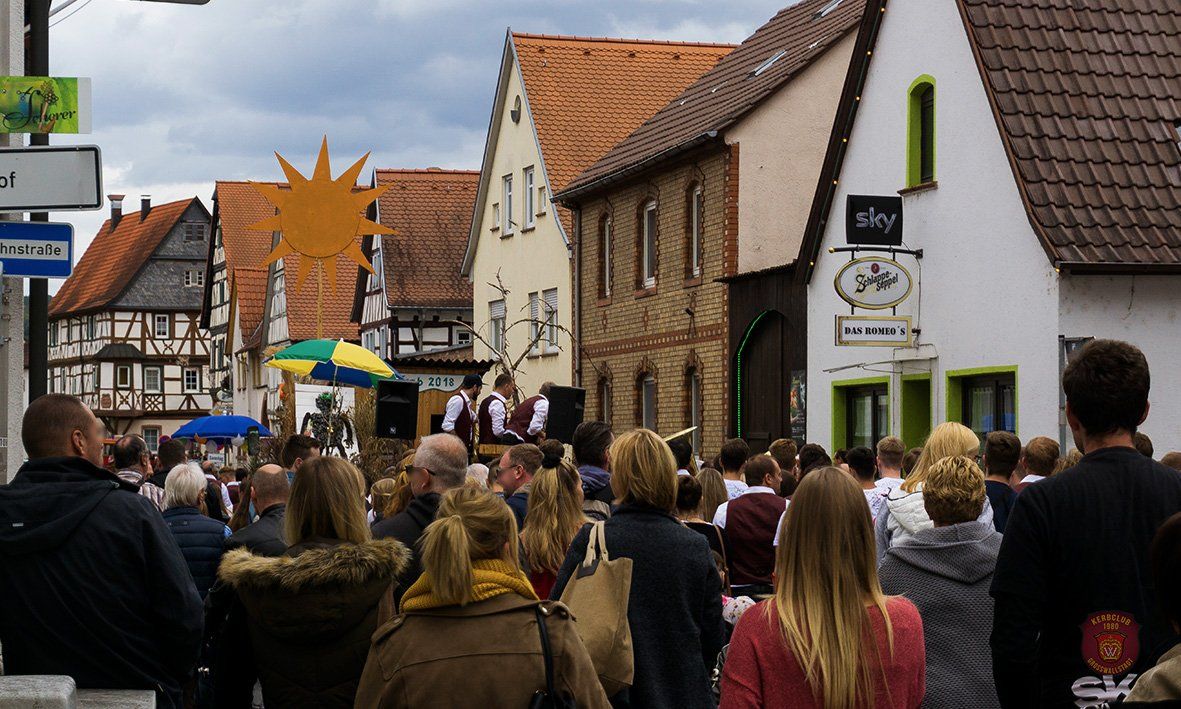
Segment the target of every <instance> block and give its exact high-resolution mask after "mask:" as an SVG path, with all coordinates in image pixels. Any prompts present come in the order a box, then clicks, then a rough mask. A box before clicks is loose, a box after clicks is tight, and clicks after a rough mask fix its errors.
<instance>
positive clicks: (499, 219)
mask: <svg viewBox="0 0 1181 709" xmlns="http://www.w3.org/2000/svg"><path fill="white" fill-rule="evenodd" d="M731 49H732V45H726V44H698V43H685V42H661V41H644V40H623V39H605V38H586V37H558V36H548V35H530V34H521V33H515V32H512V31H511V30H510V31H509V33H508V35H507V36H506V38H505V45H504V53H503V56H502V59H501V68H500V77H499V80H498V83H497V89H496V95H495V99H494V102H493V108H492V116H491V120H490V123H489V128H488V139H487V143H486V145H485V148H484V158H483V164H482V167H481V170H480V178H479V184H478V188H477V192H476V199H475V210H474V213H473V217H472V223H471V231H470V233H469V235H468V242H467V249H466V251H465V253H464V258H463V269H462V272H463V275H464V276H466V277H467V279H468V280H469V281H470V282H471V284H472V290H473V295H472V306H473V307H472V310H473V322H474V323H475V327H476V328H477V330H479V332H480V335H481V337H482V338H483V339H485V340H487V342H488V343H489V344H491V345H492V348H496V349H498V350H502V351H506V352H508V353H509V355H510V356H512V357H514V358H515V357H516V356H517V355H519V354H520V353H523V352H524V351H525V348H526V347H528V346H529V345H530V344H531V343H533V342H536V344H535V346H533V347H532V349H531V351H530V353H529V355H528V357H527V358H526V359H525V360H524V361H522V363H521V365H520V367H519V368H518V370H517V375H518V376H517V384H518V386H519V387H520V388H521V389H522V391H523V394H524V395H526V396H528V395H531V394H533V393H535V392H536V391H537V389H538V387H539V386H540V385H541V384H542V383H543V382H545V381H553V382H556V383H558V384H567V383H569V382H570V381H571V378H572V366H573V357H572V350H573V346H572V343H571V341H570V338H569V336H567V335H566V334H565V333H564V332H563V331H562V328H570V325H571V323H572V318H573V315H572V314H573V308H574V299H575V298H576V294H575V293H574V291H573V289H572V286H571V283H572V277H571V253H572V251H571V238H572V235H573V233H574V230H573V224H572V221H571V213H570V212H569V210H567V209H565V208H563V207H558V206H556V205H554V204H552V203H551V196H552V195H553V194H554V193H555V192H557V191H559V190H561V189H562V188H563V187H565V185H566V184H567V183H568V182H570V181H571V180H572V179H573V178H574V177H575V176H576V175H578V174H579V173H580V172H582V171H583V170H585V169H586V168H587V167H589V166H590V165H591V164H592V163H594V162H595V161H596V160H597V159H598V158H599V157H600V156H601V155H603V154H604V153H606V152H607V151H608V150H610V149H611V147H612V146H614V145H615V144H616V143H618V142H619V141H620V140H622V139H624V138H625V137H627V135H628V134H629V133H631V132H632V131H633V130H634V129H635V128H636V127H637V126H639V125H640V124H641V123H642V122H643V121H644V120H646V119H647V118H648V117H649V116H651V115H652V114H654V113H656V111H658V110H659V109H660V108H662V107H663V106H664V105H665V104H667V103H668V102H669V101H670V100H672V99H673V97H675V96H677V95H678V94H680V92H681V91H683V90H684V89H685V87H687V86H688V85H689V84H691V83H693V81H695V80H696V79H697V78H698V77H699V76H700V75H701V74H703V73H705V71H707V70H708V69H709V68H710V67H712V66H713V65H714V64H715V63H716V62H717V60H718V59H720V58H721V57H722V56H723V55H725V54H726V53H727V52H729V51H730V50H731ZM638 86H642V87H644V88H643V90H642V91H637V90H636V87H638ZM498 283H502V284H503V287H504V291H502V290H501V289H499V288H498V287H497V284H498ZM521 320H526V321H529V322H527V323H526V324H520V325H517V326H516V327H513V323H515V322H518V321H521ZM544 323H553V324H552V325H546V324H544ZM506 338H507V339H508V342H507V343H505V339H506ZM492 348H490V347H489V346H488V345H486V344H485V343H483V342H480V341H479V339H477V341H476V342H475V351H474V353H473V354H474V356H475V358H476V359H492V358H494V356H495V355H494V352H493V350H492ZM496 373H497V370H496V369H493V370H491V371H490V372H489V377H490V378H491V377H494V376H495V374H496ZM486 384H489V385H490V384H491V381H488V382H486Z"/></svg>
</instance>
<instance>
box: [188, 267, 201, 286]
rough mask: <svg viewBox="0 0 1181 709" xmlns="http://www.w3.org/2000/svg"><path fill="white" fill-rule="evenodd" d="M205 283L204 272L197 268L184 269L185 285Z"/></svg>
mask: <svg viewBox="0 0 1181 709" xmlns="http://www.w3.org/2000/svg"><path fill="white" fill-rule="evenodd" d="M203 285H205V272H204V271H201V270H199V269H189V270H187V271H185V287H186V288H187V287H191V286H203Z"/></svg>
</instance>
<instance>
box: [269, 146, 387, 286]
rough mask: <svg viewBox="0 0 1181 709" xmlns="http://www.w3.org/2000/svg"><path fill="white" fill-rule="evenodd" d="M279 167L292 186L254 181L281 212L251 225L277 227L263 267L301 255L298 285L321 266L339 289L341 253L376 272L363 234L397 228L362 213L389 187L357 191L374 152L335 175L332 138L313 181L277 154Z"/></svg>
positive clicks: (296, 280) (325, 148)
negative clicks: (275, 239)
mask: <svg viewBox="0 0 1181 709" xmlns="http://www.w3.org/2000/svg"><path fill="white" fill-rule="evenodd" d="M275 157H276V158H278V159H279V166H280V167H282V168H283V174H284V175H286V176H287V182H288V184H289V185H290V189H282V188H280V187H279V186H278V185H268V184H259V183H251V184H252V185H253V186H254V188H255V189H256V190H258V192H259V193H260V194H261V195H262V196H263V197H264V198H266V200H267V201H268V202H270V203H271V204H272V205H274V206H275V208H276V209H277V210H278V213H277V214H275V215H274V216H272V217H267V218H266V219H263V220H262V221H260V222H258V223H257V224H253V225H251V227H250V228H251V229H253V230H257V231H277V232H279V233H280V238H279V243H278V244H277V245H276V246H275V248H274V249H272V250H271V253H270V254H268V255H267V257H266V260H265V261H264V262H263V263H262V265H263V266H269V265H271V264H272V263H274V262H275V261H277V260H279V259H281V258H283V257H284V256H287V255H288V254H298V255H299V256H300V257H301V258H300V259H299V266H298V267H297V269H296V277H295V287H296V288H297V289H298V288H299V287H300V286H301V285H302V284H303V282H304V280H305V279H306V278H307V277H308V275H309V274H311V272H312V268H313V267H314V266H316V265H317V264H318V265H319V266H320V269H321V273H322V274H323V275H324V276H325V277H327V279H328V283H329V284H330V285H331V287H332V290H333V292H335V291H336V256H337V254H344V255H345V256H347V257H349V258H350V259H352V260H353V261H355V262H356V263H357V264H358V265H360V266H361V267H362V268H364V269H365V270H367V271H369V272H370V273H373V266H372V264H370V263H369V260H368V259H367V258H365V254H364V253H363V252H362V251H361V245H360V244H359V243H358V242H357V236H358V235H364V234H393V233H395V232H394V230H393V229H390V228H388V227H384V226H382V225H381V224H378V223H377V222H374V221H370V220H369V219H366V218H365V217H364V215H363V212H364V210H365V208H366V207H368V206H369V205H370V204H371V203H372V202H373V200H375V199H377V198H378V197H379V196H380V195H381V194H382V193H383V192H385V191H386V190H387V189H389V185H385V186H382V187H376V188H373V189H364V190H356V184H357V177H358V176H359V175H360V174H361V169H362V168H363V167H364V166H365V161H366V160H368V159H369V153H365V154H364V155H362V156H361V159H360V160H358V161H357V162H355V163H353V165H352V166H351V167H350V168H349V169H347V170H345V171H344V172H343V173H341V175H340V177H337V178H336V179H335V180H334V179H332V169H331V166H330V163H329V158H328V137H327V136H325V137H324V140H323V142H322V143H321V144H320V155H319V157H318V158H317V159H316V168H315V170H314V171H313V173H312V178H311V179H310V180H309V179H308V178H306V177H304V176H303V175H302V174H300V172H299V170H296V169H295V168H294V167H293V166H292V165H291V163H289V162H287V161H286V160H284V159H283V156H282V155H279V154H278V153H275Z"/></svg>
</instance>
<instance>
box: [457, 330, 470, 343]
mask: <svg viewBox="0 0 1181 709" xmlns="http://www.w3.org/2000/svg"><path fill="white" fill-rule="evenodd" d="M455 344H457V345H470V344H472V333H471V331H470V330H468V329H467V328H462V327H461V328H457V329H456V331H455Z"/></svg>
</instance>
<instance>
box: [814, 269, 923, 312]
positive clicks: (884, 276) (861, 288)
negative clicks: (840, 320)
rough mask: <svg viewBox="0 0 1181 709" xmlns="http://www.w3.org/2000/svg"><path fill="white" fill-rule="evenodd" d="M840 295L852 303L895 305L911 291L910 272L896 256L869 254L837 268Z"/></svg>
mask: <svg viewBox="0 0 1181 709" xmlns="http://www.w3.org/2000/svg"><path fill="white" fill-rule="evenodd" d="M834 285H835V286H836V290H837V295H839V296H841V298H842V299H843V300H844V301H845V302H846V303H849V304H850V305H853V306H856V307H858V308H866V309H868V310H883V309H885V308H892V307H894V306H895V305H898V304H899V303H901V302H902V301H904V300H906V298H907V296H909V295H910V290H911V288H912V286H913V285H914V282H913V281H912V280H911V278H910V272H909V271H907V270H906V268H904V267H903V266H902V264H900V263H898V262H897V261H895V260H893V259H888V258H885V257H882V256H867V257H865V258H859V259H856V260H854V261H850V262H849V263H847V264H845V266H844V267H843V268H842V269H841V270H840V271H838V272H837V277H836V280H835V281H834Z"/></svg>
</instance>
